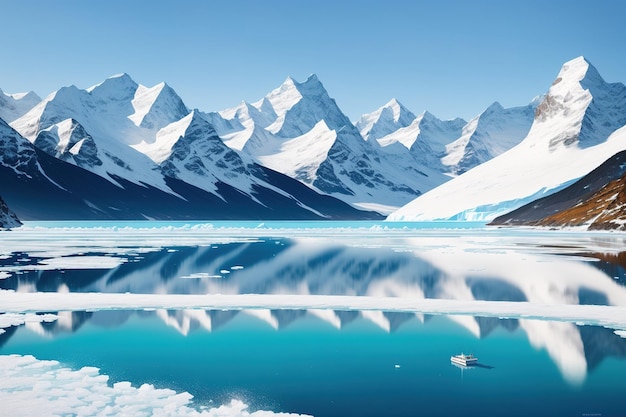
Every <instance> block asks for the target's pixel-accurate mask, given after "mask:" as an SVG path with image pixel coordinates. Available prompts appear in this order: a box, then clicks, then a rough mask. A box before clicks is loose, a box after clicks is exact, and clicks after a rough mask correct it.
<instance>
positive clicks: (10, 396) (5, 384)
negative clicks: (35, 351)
mask: <svg viewBox="0 0 626 417" xmlns="http://www.w3.org/2000/svg"><path fill="white" fill-rule="evenodd" d="M108 380H109V377H108V376H107V375H102V374H100V372H99V370H98V369H97V368H93V367H84V368H82V369H80V370H72V369H70V368H67V367H64V366H63V365H62V364H60V363H59V362H57V361H44V360H38V359H36V358H34V357H33V356H19V355H8V356H0V404H2V407H1V409H0V414H2V415H7V416H8V415H10V416H13V417H20V416H43V415H47V416H54V415H72V416H77V417H80V416H95V415H97V416H121V415H124V416H134V417H143V416H145V417H148V416H155V415H158V416H163V417H166V416H176V417H275V416H277V417H288V416H289V417H295V416H299V414H288V413H275V412H272V411H263V410H261V411H249V410H248V406H247V405H246V404H245V403H244V402H242V401H240V400H235V399H234V400H232V401H231V402H230V403H229V404H225V405H222V406H220V407H215V408H207V407H202V408H201V407H198V408H195V407H194V404H193V403H192V401H191V400H192V398H193V396H192V395H191V394H189V393H187V392H182V393H177V392H175V391H173V390H170V389H160V388H155V387H154V386H152V385H149V384H143V385H141V386H140V387H138V388H136V387H133V386H132V385H131V384H130V383H129V382H118V383H114V384H113V385H108ZM5 413H6V414H5Z"/></svg>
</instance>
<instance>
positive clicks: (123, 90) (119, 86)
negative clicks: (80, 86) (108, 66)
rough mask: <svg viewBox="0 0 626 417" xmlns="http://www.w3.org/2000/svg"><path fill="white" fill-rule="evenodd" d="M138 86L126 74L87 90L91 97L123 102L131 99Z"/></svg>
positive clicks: (111, 78) (110, 78)
mask: <svg viewBox="0 0 626 417" xmlns="http://www.w3.org/2000/svg"><path fill="white" fill-rule="evenodd" d="M137 87H139V85H138V84H137V83H136V82H135V81H134V80H133V79H132V78H131V77H130V75H128V74H126V73H122V74H117V75H114V76H112V77H109V78H107V79H106V80H104V81H102V82H101V83H99V84H96V85H94V86H92V87H89V88H87V90H86V91H87V92H88V93H89V94H91V95H92V96H93V97H96V98H101V99H104V100H125V99H127V98H129V97H130V98H132V96H134V94H135V91H136V90H137Z"/></svg>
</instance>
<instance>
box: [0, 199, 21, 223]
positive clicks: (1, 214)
mask: <svg viewBox="0 0 626 417" xmlns="http://www.w3.org/2000/svg"><path fill="white" fill-rule="evenodd" d="M21 225H22V222H20V219H18V218H17V216H16V215H15V213H13V212H12V211H11V209H10V208H9V206H7V205H6V203H5V202H4V200H3V199H2V197H0V230H2V229H9V228H11V227H19V226H21Z"/></svg>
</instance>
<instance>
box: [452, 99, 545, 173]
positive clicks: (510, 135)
mask: <svg viewBox="0 0 626 417" xmlns="http://www.w3.org/2000/svg"><path fill="white" fill-rule="evenodd" d="M537 104H538V103H537ZM534 114H535V106H534V105H533V104H532V103H531V104H529V105H528V106H523V107H513V108H509V109H505V108H504V107H502V105H501V104H500V103H498V102H495V103H493V104H492V105H491V106H489V107H488V108H487V109H486V110H485V111H484V112H482V113H481V114H480V115H479V116H477V117H475V118H474V119H472V120H470V121H469V122H468V123H467V124H466V125H465V126H464V127H463V131H462V134H461V137H459V138H458V139H457V140H455V141H454V142H452V143H449V144H447V145H446V151H445V156H444V157H443V158H441V162H442V163H443V165H444V166H446V167H448V170H449V172H450V173H452V174H455V175H460V174H462V173H463V172H465V171H468V170H470V169H472V168H473V167H475V166H478V165H480V164H482V163H484V162H487V161H488V160H490V159H492V158H494V157H496V156H498V155H500V154H502V153H504V152H505V151H507V150H509V149H511V148H512V147H514V146H515V145H517V144H518V143H520V142H521V141H522V139H524V138H525V137H526V135H527V134H528V131H529V130H530V127H531V126H532V123H533V119H534Z"/></svg>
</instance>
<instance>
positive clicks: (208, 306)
mask: <svg viewBox="0 0 626 417" xmlns="http://www.w3.org/2000/svg"><path fill="white" fill-rule="evenodd" d="M0 301H1V305H2V306H3V310H4V311H5V312H9V313H32V312H37V311H93V310H141V309H144V310H151V309H153V310H160V309H166V310H188V309H204V310H225V309H226V310H254V309H272V310H336V311H371V312H377V311H378V312H381V311H389V312H404V313H423V314H438V315H441V314H445V315H463V316H483V317H500V318H526V319H537V320H556V321H565V322H569V323H577V322H578V323H582V324H586V325H596V326H604V327H608V328H612V329H617V330H626V306H600V305H571V304H561V305H554V304H536V303H529V302H521V301H519V302H511V301H480V300H446V299H412V298H399V297H368V296H342V295H291V294H238V295H226V294H202V295H195V294H185V295H179V294H128V293H125V294H107V293H16V292H13V291H7V290H0Z"/></svg>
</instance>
